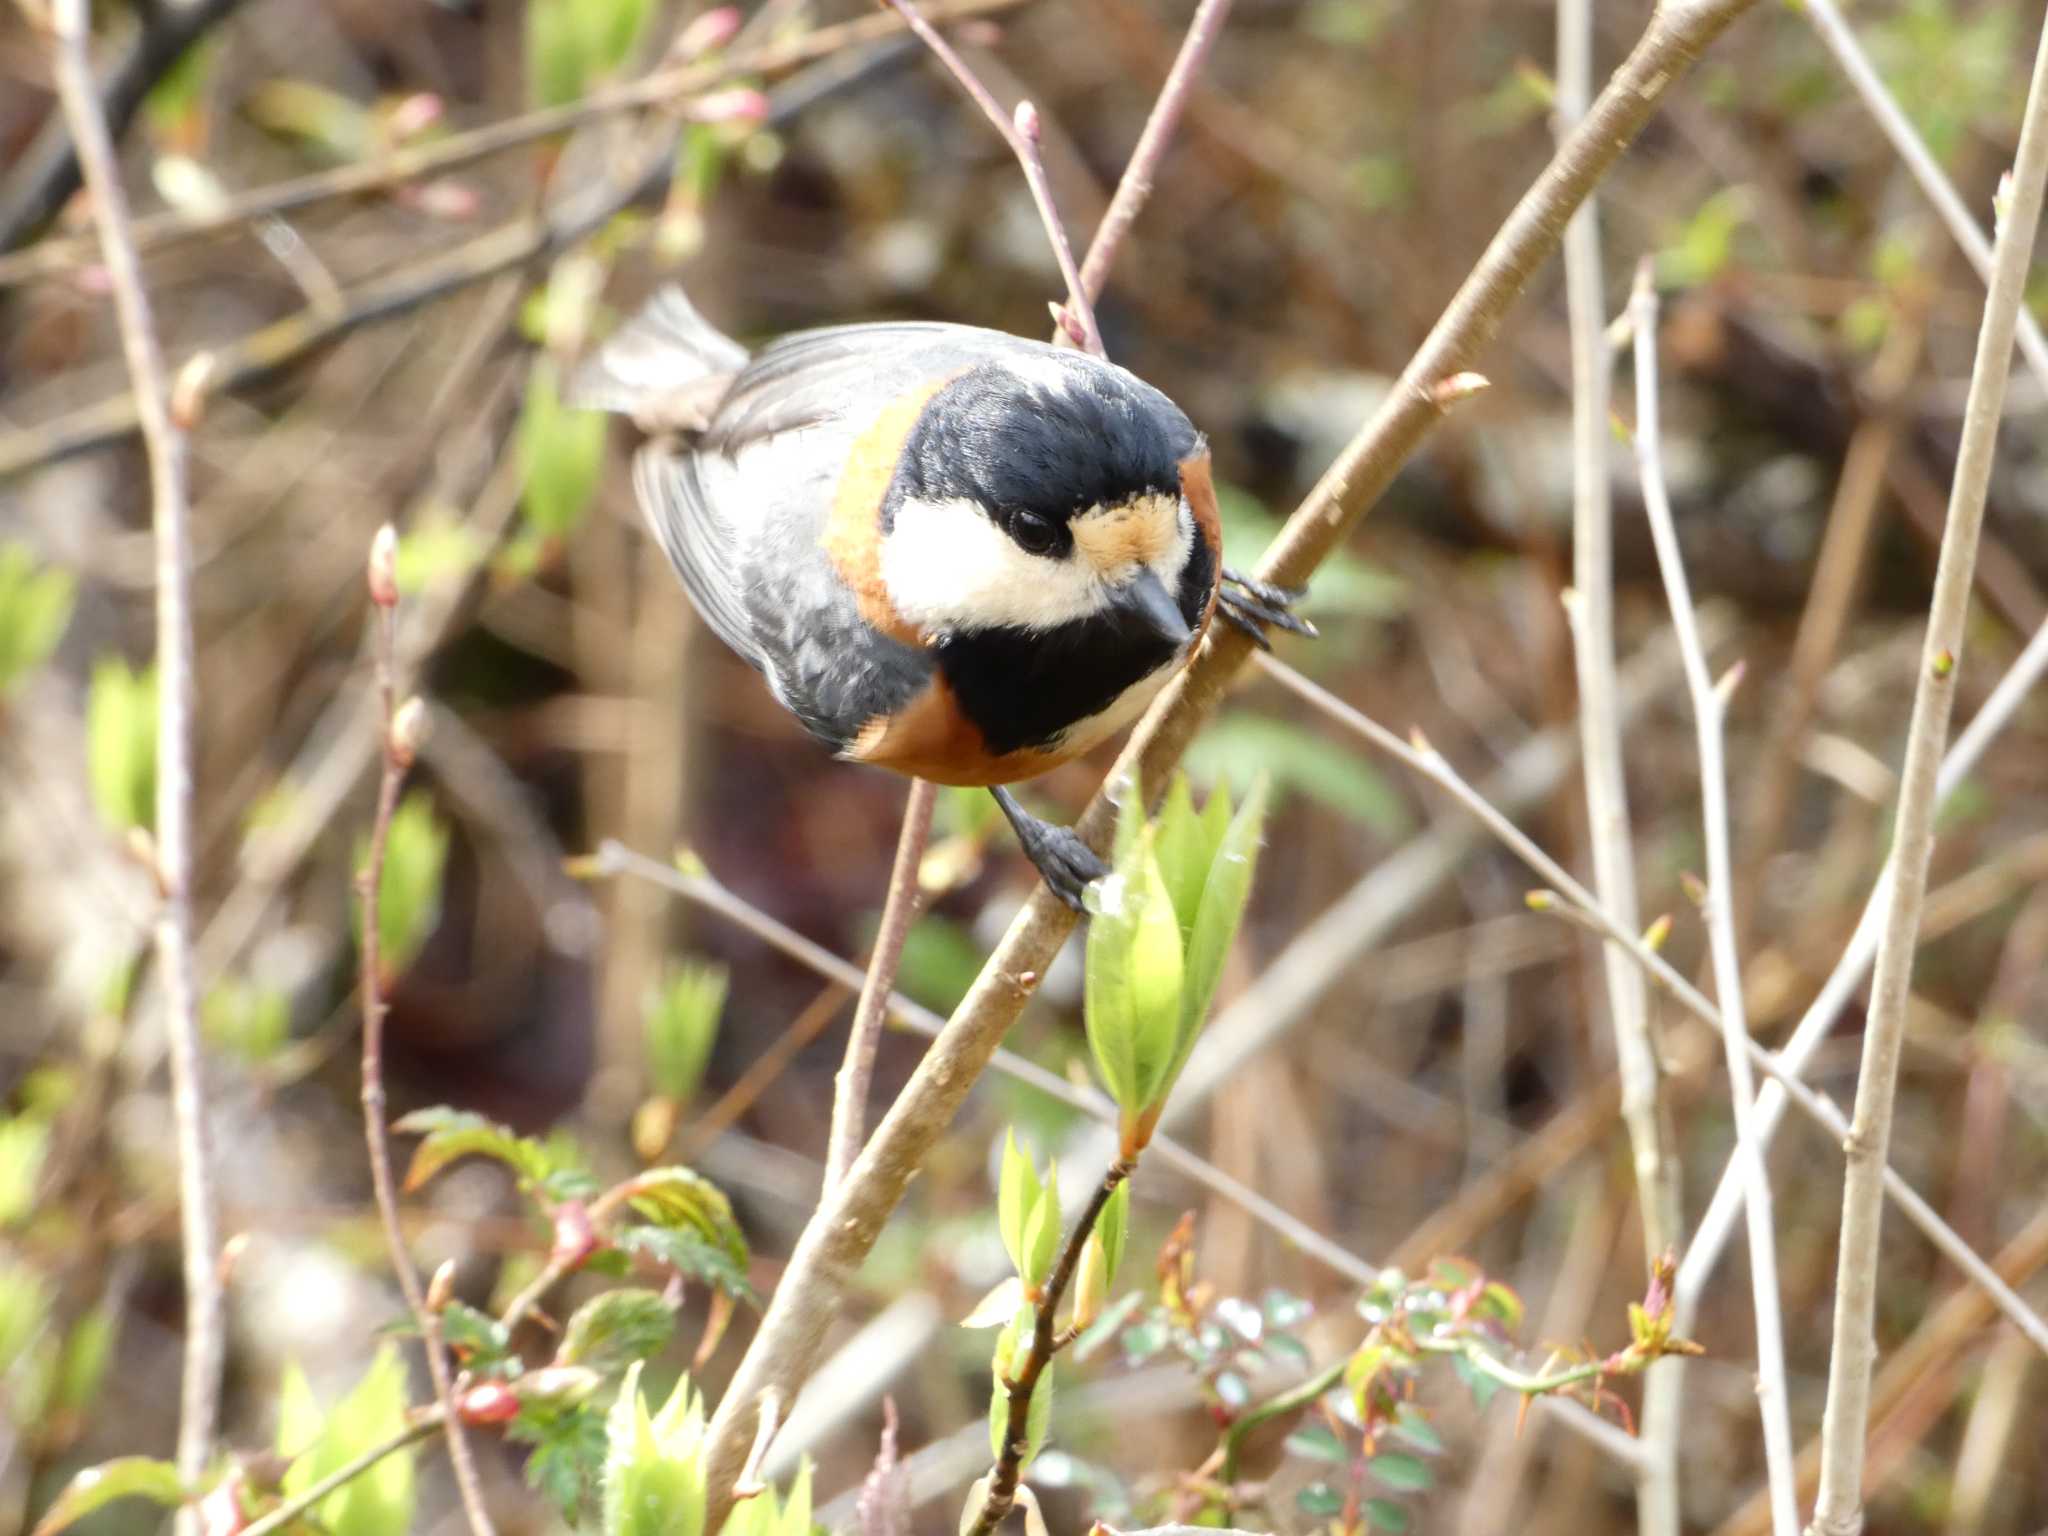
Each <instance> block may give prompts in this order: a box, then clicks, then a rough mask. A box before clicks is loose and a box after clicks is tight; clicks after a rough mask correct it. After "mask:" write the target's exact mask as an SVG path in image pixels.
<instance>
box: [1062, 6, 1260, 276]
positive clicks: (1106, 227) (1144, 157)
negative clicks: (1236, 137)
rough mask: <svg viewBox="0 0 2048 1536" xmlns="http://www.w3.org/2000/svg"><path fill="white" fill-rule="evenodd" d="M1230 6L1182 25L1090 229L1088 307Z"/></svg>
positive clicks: (1199, 13) (1203, 11)
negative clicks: (1111, 191)
mask: <svg viewBox="0 0 2048 1536" xmlns="http://www.w3.org/2000/svg"><path fill="white" fill-rule="evenodd" d="M1230 6H1231V0H1202V3H1201V4H1200V5H1198V6H1196V7H1195V16H1194V20H1192V21H1190V22H1189V23H1188V30H1187V36H1186V37H1185V38H1183V39H1182V40H1181V45H1180V52H1179V53H1178V54H1176V55H1175V56H1174V60H1173V68H1172V69H1171V70H1169V71H1168V72H1167V76H1166V83H1165V84H1164V85H1162V86H1160V88H1159V99H1158V100H1157V101H1156V102H1154V103H1153V106H1152V114H1151V116H1149V117H1147V118H1146V119H1145V127H1144V131H1143V132H1141V133H1140V134H1139V135H1138V143H1137V147H1136V148H1134V149H1133V150H1132V151H1131V158H1130V160H1129V162H1128V163H1127V164H1126V165H1125V166H1124V173H1123V176H1122V177H1121V178H1120V179H1119V180H1118V182H1117V184H1116V193H1115V195H1114V196H1112V197H1111V198H1110V200H1109V207H1108V208H1107V209H1105V210H1104V211H1103V215H1102V222H1101V223H1100V224H1098V225H1096V226H1095V237H1094V238H1093V239H1092V240H1090V241H1089V242H1088V254H1087V255H1086V256H1084V257H1083V258H1082V259H1081V292H1082V293H1083V294H1084V295H1085V296H1086V298H1087V300H1088V302H1089V303H1090V304H1093V303H1094V302H1095V301H1096V300H1097V299H1099V298H1101V297H1102V286H1103V284H1104V283H1106V282H1108V281H1109V269H1110V267H1111V266H1112V265H1114V264H1115V262H1116V253H1117V251H1118V249H1119V248H1120V247H1121V246H1122V245H1123V242H1124V236H1126V235H1128V234H1129V233H1130V232H1131V226H1132V225H1133V224H1134V223H1136V222H1137V219H1138V215H1139V214H1140V213H1141V212H1143V211H1144V207H1145V203H1146V200H1147V199H1149V198H1150V197H1151V196H1152V179H1153V177H1154V176H1156V175H1157V174H1158V172H1159V163H1160V161H1162V160H1163V159H1165V158H1166V147H1167V145H1169V144H1170V143H1172V142H1173V131H1174V129H1175V128H1177V127H1179V126H1180V114H1181V109H1182V108H1183V107H1185V106H1186V105H1187V100H1188V96H1189V95H1190V93H1191V92H1192V91H1193V90H1194V86H1195V77H1196V76H1197V75H1199V74H1200V73H1201V72H1202V62H1203V60H1205V59H1206V58H1208V56H1209V50H1210V49H1211V48H1213V47H1214V46H1215V45H1216V39H1217V37H1218V36H1219V35H1221V33H1222V31H1223V24H1224V22H1225V21H1227V20H1229V18H1230Z"/></svg>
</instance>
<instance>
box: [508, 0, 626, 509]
mask: <svg viewBox="0 0 2048 1536" xmlns="http://www.w3.org/2000/svg"><path fill="white" fill-rule="evenodd" d="M537 8H539V7H537ZM529 14H531V11H529ZM604 439H605V422H604V417H603V415H602V414H600V413H599V412H597V411H579V410H575V409H572V408H571V407H569V406H566V405H564V404H563V403H562V394H561V384H560V381H559V380H558V378H557V377H556V372H555V363H554V359H552V358H550V357H548V356H546V355H545V354H543V355H541V356H539V357H536V358H535V359H534V363H533V371H532V373H531V374H529V375H528V377H527V383H526V405H525V408H524V409H523V410H522V411H521V413H520V416H519V427H518V433H517V436H516V438H515V440H514V442H515V452H516V454H517V457H518V462H519V473H520V477H521V479H522V481H523V482H524V484H525V487H526V490H525V496H524V500H523V501H522V503H521V504H522V505H523V506H524V508H525V511H526V526H527V528H528V529H529V530H530V531H531V532H533V533H534V534H536V535H538V536H540V537H542V538H547V539H562V538H567V537H568V536H569V535H570V534H571V533H573V532H575V531H576V528H577V526H578V525H579V524H581V523H582V521H583V515H584V513H585V512H586V511H588V510H589V508H590V502H591V498H592V497H594V496H595V495H596V494H597V482H598V477H599V475H600V473H601V472H602V470H603V468H604Z"/></svg>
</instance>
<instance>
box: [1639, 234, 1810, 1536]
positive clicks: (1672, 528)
mask: <svg viewBox="0 0 2048 1536" xmlns="http://www.w3.org/2000/svg"><path fill="white" fill-rule="evenodd" d="M1631 308H1632V310H1633V313H1634V315H1635V341H1636V349H1635V362H1636V463H1637V465H1638V467H1639V469H1640V471H1641V475H1642V482H1643V507H1644V510H1645V512H1646V513H1647V514H1648V517H1649V522H1650V537H1651V540H1652V541H1653V542H1654V543H1655V545H1656V547H1657V565H1658V568H1659V569H1660V570H1661V571H1662V573H1663V577H1664V591H1665V594H1666V595H1667V596H1668V597H1669V599H1670V601H1671V623H1672V627H1673V629H1675V630H1676V631H1677V634H1678V648H1679V651H1680V653H1681V654H1682V655H1683V656H1684V658H1685V684H1686V691H1687V692H1688V693H1690V694H1691V695H1692V712H1693V725H1694V728H1695V732H1696V735H1697V739H1698V745H1699V759H1700V801H1701V818H1702V820H1703V822H1704V823H1705V828H1704V830H1705V835H1706V846H1707V899H1706V903H1705V906H1704V915H1705V918H1706V923H1707V941H1708V944H1709V946H1710V947H1711V949H1712V951H1713V962H1714V993H1715V1001H1716V1002H1717V1003H1718V1004H1719V1005H1720V1013H1721V1044H1722V1047H1723V1050H1724V1052H1725V1054H1726V1057H1727V1062H1728V1094H1729V1099H1730V1102H1731V1103H1732V1105H1733V1106H1734V1111H1735V1155H1736V1158H1737V1159H1738V1160H1739V1162H1740V1164H1741V1167H1742V1173H1743V1184H1744V1191H1743V1194H1744V1205H1745V1208H1746V1209H1747V1211H1748V1215H1749V1227H1748V1232H1749V1274H1750V1294H1751V1297H1752V1298H1753V1300H1754V1303H1755V1307H1756V1382H1757V1408H1758V1411H1759V1412H1760V1414H1761V1415H1762V1418H1763V1431H1764V1464H1765V1468H1766V1472H1767V1474H1768V1477H1769V1480H1770V1497H1771V1525H1772V1529H1773V1530H1774V1531H1775V1532H1776V1533H1777V1536H1793V1533H1794V1532H1796V1531H1797V1530H1798V1529H1799V1500H1798V1489H1797V1477H1796V1475H1795V1473H1794V1469H1793V1452H1792V1419H1791V1414H1790V1409H1789V1407H1788V1404H1787V1397H1786V1387H1785V1332H1784V1322H1783V1319H1782V1317H1781V1316H1780V1312H1781V1309H1780V1306H1779V1301H1778V1240H1777V1234H1776V1232H1775V1230H1774V1229H1773V1226H1772V1220H1771V1181H1770V1175H1769V1173H1768V1171H1767V1169H1766V1168H1765V1165H1764V1159H1763V1149H1762V1146H1761V1144H1760V1143H1759V1142H1758V1140H1757V1135H1756V1108H1755V1100H1756V1084H1755V1081H1754V1079H1753V1078H1752V1076H1751V1074H1750V1070H1749V1057H1748V1056H1747V1055H1746V1054H1745V1053H1744V1050H1743V1047H1744V1046H1745V1045H1747V1044H1748V1043H1749V1019H1748V1016H1747V1014H1746V1013H1745V1011H1744V1008H1743V998H1742V959H1741V956H1739V955H1738V954H1737V953H1736V948H1735V944H1736V941H1735V861H1734V858H1733V857H1732V855H1731V854H1730V851H1729V833H1728V767H1727V761H1726V749H1725V717H1726V714H1727V704H1728V700H1727V694H1728V691H1729V690H1726V689H1722V688H1717V687H1715V685H1714V680H1713V678H1712V677H1711V676H1710V675H1709V674H1708V672H1707V653H1706V648H1705V647H1704V646H1703V645H1701V644H1700V637H1699V627H1698V624H1697V622H1696V620H1695V618H1694V614H1693V606H1692V590H1691V585H1690V583H1688V582H1687V580H1686V575H1685V558H1684V556H1683V555H1682V554H1681V553H1680V552H1679V548H1678V528H1677V525H1676V524H1675V523H1674V522H1673V520H1672V516H1671V497H1670V494H1669V492H1668V491H1667V490H1666V488H1665V483H1664V457H1663V441H1664V439H1663V431H1662V428H1661V427H1660V425H1659V420H1658V414H1659V406H1658V393H1657V290H1656V287H1655V285H1654V284H1653V283H1652V281H1651V275H1650V267H1649V264H1648V263H1647V262H1646V263H1645V264H1644V265H1643V267H1642V268H1641V269H1640V270H1639V271H1638V273H1637V274H1636V289H1635V299H1634V302H1633V304H1632V306H1631ZM1665 1370H1666V1371H1667V1372H1672V1368H1671V1367H1670V1366H1666V1367H1665ZM1672 1374H1676V1372H1672Z"/></svg>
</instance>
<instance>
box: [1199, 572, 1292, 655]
mask: <svg viewBox="0 0 2048 1536" xmlns="http://www.w3.org/2000/svg"><path fill="white" fill-rule="evenodd" d="M1307 595H1308V588H1306V587H1280V586H1275V585H1273V583H1271V582H1266V581H1260V580H1259V579H1258V578H1257V577H1255V576H1245V575H1242V574H1240V573H1239V572H1237V571H1234V570H1232V569H1230V567H1229V566H1225V567H1224V568H1223V586H1222V588H1221V589H1220V590H1219V591H1218V593H1217V594H1216V602H1217V606H1218V607H1219V608H1221V610H1222V612H1223V617H1224V618H1226V619H1228V620H1229V621H1230V622H1231V623H1232V624H1234V625H1236V626H1237V627H1238V628H1239V629H1241V630H1243V631H1244V632H1245V633H1246V634H1247V635H1249V636H1251V639H1252V643H1253V644H1254V645H1256V646H1257V647H1258V648H1259V649H1260V650H1262V651H1270V650H1272V649H1273V642H1272V638H1271V636H1269V635H1268V633H1267V631H1268V630H1269V629H1284V630H1286V631H1287V632H1288V633H1289V634H1291V635H1301V636H1304V637H1305V638H1307V639H1310V640H1313V639H1315V638H1316V627H1315V625H1313V624H1311V623H1309V621H1308V620H1307V619H1304V618H1302V617H1300V616H1299V615H1297V614H1295V613H1294V612H1292V609H1293V606H1294V604H1296V603H1298V602H1300V601H1301V600H1302V598H1304V597H1306V596H1307Z"/></svg>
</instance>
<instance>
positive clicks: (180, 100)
mask: <svg viewBox="0 0 2048 1536" xmlns="http://www.w3.org/2000/svg"><path fill="white" fill-rule="evenodd" d="M219 54H220V48H219V45H218V39H217V37H204V38H201V39H200V41H198V42H196V43H194V44H193V45H192V46H191V47H189V48H187V49H186V50H185V51H184V52H183V53H181V54H179V55H178V56H177V58H175V59H174V60H172V61H171V66H170V68H168V69H166V70H165V71H164V72H163V73H162V74H160V75H158V76H157V79H156V84H155V85H153V86H151V87H150V88H149V94H148V95H147V96H145V97H144V98H143V101H142V111H143V115H144V116H145V117H146V118H147V119H148V121H149V131H150V132H151V133H152V134H153V135H155V136H156V138H157V139H158V140H159V141H165V140H169V141H173V142H175V141H181V140H186V139H188V138H189V137H191V136H192V133H193V125H194V124H195V123H196V122H197V121H198V120H199V119H200V118H201V116H202V115H203V114H204V112H205V109H206V84H207V79H208V77H209V76H210V75H211V74H212V73H213V62H214V60H215V59H216V58H217V57H219Z"/></svg>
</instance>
